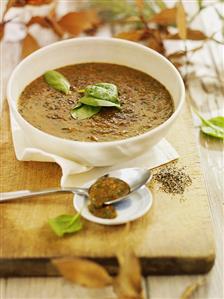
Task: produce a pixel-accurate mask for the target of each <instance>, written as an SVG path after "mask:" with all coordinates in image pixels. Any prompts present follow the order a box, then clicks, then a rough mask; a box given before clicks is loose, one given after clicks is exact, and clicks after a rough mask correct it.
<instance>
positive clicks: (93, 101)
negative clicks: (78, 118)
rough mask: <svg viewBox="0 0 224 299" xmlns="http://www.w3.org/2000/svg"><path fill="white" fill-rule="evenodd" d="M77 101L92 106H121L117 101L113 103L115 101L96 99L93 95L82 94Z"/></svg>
mask: <svg viewBox="0 0 224 299" xmlns="http://www.w3.org/2000/svg"><path fill="white" fill-rule="evenodd" d="M79 101H80V102H81V103H83V104H86V105H89V106H94V107H117V108H120V107H121V106H120V104H119V102H116V103H115V102H110V101H106V100H101V99H97V98H94V97H87V96H84V97H82V98H81V99H79Z"/></svg>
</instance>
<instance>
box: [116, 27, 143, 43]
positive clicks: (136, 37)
mask: <svg viewBox="0 0 224 299" xmlns="http://www.w3.org/2000/svg"><path fill="white" fill-rule="evenodd" d="M144 34H145V30H134V31H129V32H121V33H118V34H117V35H115V36H114V37H117V38H121V39H127V40H131V41H134V42H138V41H140V40H141V39H142V38H143V36H144Z"/></svg>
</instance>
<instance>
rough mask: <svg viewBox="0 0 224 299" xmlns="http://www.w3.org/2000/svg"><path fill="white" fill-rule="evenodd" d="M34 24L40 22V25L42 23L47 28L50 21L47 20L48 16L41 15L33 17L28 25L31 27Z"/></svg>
mask: <svg viewBox="0 0 224 299" xmlns="http://www.w3.org/2000/svg"><path fill="white" fill-rule="evenodd" d="M33 24H38V25H40V26H42V27H45V28H48V27H49V23H48V22H47V21H46V18H45V17H40V16H34V17H32V18H31V19H30V20H29V22H28V23H27V24H26V25H27V26H28V27H29V26H31V25H33Z"/></svg>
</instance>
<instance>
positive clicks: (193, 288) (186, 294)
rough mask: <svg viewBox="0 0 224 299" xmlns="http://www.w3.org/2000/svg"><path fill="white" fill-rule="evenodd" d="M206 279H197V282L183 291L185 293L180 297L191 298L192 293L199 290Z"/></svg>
mask: <svg viewBox="0 0 224 299" xmlns="http://www.w3.org/2000/svg"><path fill="white" fill-rule="evenodd" d="M205 281H206V280H205V279H204V278H201V279H199V280H197V281H196V282H194V283H193V284H191V285H189V286H188V287H187V288H186V289H185V291H184V292H183V294H182V295H181V296H180V299H190V298H191V297H192V295H193V294H194V293H195V292H196V291H197V290H198V288H199V287H200V286H202V285H203V284H205Z"/></svg>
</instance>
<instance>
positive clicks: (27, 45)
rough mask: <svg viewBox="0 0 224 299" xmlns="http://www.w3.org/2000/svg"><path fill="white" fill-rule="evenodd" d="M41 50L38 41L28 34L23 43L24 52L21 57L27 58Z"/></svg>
mask: <svg viewBox="0 0 224 299" xmlns="http://www.w3.org/2000/svg"><path fill="white" fill-rule="evenodd" d="M39 48H40V46H39V44H38V42H37V41H36V39H35V38H34V37H33V36H32V35H31V34H29V33H28V34H27V36H26V37H25V38H24V40H23V41H22V52H21V57H22V58H25V57H26V56H28V55H29V54H31V53H32V52H34V51H36V50H38V49H39Z"/></svg>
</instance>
